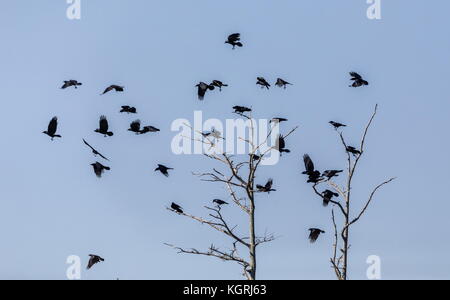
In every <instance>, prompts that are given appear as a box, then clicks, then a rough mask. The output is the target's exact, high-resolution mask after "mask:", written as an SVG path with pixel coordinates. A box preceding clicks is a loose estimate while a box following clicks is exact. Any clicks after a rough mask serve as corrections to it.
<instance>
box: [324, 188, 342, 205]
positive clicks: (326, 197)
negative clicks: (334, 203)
mask: <svg viewBox="0 0 450 300" xmlns="http://www.w3.org/2000/svg"><path fill="white" fill-rule="evenodd" d="M322 197H323V206H328V204H329V203H330V201H331V200H332V199H333V197H339V194H337V193H335V192H333V191H330V190H325V191H323V192H322Z"/></svg>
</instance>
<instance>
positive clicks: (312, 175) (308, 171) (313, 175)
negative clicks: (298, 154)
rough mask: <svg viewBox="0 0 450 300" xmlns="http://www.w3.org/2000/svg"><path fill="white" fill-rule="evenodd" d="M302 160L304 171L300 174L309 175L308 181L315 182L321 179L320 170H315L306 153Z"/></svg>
mask: <svg viewBox="0 0 450 300" xmlns="http://www.w3.org/2000/svg"><path fill="white" fill-rule="evenodd" d="M303 162H304V163H305V171H304V172H303V173H302V174H305V175H308V176H309V178H308V181H307V182H308V183H317V182H319V181H320V180H322V178H321V177H320V172H319V171H317V170H315V167H314V163H313V161H312V159H311V157H309V155H308V154H305V155H303Z"/></svg>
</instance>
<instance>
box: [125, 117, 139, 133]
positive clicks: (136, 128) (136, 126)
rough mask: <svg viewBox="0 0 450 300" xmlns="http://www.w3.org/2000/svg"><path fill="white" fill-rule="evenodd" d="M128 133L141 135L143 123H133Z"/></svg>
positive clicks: (137, 121)
mask: <svg viewBox="0 0 450 300" xmlns="http://www.w3.org/2000/svg"><path fill="white" fill-rule="evenodd" d="M128 131H131V132H134V133H136V134H139V133H140V132H141V121H139V120H136V121H133V122H131V124H130V128H129V129H128Z"/></svg>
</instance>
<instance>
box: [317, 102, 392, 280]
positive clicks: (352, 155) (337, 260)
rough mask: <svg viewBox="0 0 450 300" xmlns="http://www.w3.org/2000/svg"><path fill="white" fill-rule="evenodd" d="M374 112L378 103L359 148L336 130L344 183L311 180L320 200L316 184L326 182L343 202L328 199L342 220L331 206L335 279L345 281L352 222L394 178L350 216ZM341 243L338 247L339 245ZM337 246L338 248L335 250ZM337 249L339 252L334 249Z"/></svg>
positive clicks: (332, 259) (376, 109)
mask: <svg viewBox="0 0 450 300" xmlns="http://www.w3.org/2000/svg"><path fill="white" fill-rule="evenodd" d="M377 111H378V105H376V106H375V109H374V112H373V114H372V117H371V118H370V120H369V122H368V123H367V125H366V127H365V130H364V133H363V135H362V138H361V143H360V147H359V150H358V149H356V148H353V147H349V146H348V144H347V142H346V140H345V138H344V134H343V133H342V132H339V137H340V141H341V143H342V146H343V147H344V149H345V151H346V153H347V178H346V184H345V186H344V187H342V186H339V185H338V184H336V183H335V182H334V181H333V180H331V179H322V180H321V181H319V182H317V183H315V184H314V185H313V190H314V192H315V193H316V194H317V195H318V196H319V197H321V198H322V199H324V196H323V194H321V193H320V192H319V190H318V188H319V186H321V185H327V186H328V187H329V188H331V189H332V190H334V191H335V192H336V193H337V194H339V196H341V197H342V199H343V204H342V203H341V202H339V201H335V200H329V199H327V201H329V202H330V203H332V204H333V205H334V206H335V207H337V208H338V211H339V213H340V215H341V217H342V219H343V222H342V224H341V225H340V226H339V225H338V223H337V221H336V215H335V209H334V208H333V210H332V212H331V219H332V223H333V227H334V244H333V255H332V258H331V259H330V261H331V265H332V268H333V270H334V272H335V273H336V276H337V278H338V279H339V280H347V279H348V262H349V249H350V243H349V241H350V228H351V226H352V225H354V224H355V223H356V222H358V221H359V220H360V219H361V217H362V216H363V215H364V214H365V213H366V211H367V209H368V208H369V206H370V204H371V202H372V200H373V199H374V196H375V194H376V193H377V192H378V190H379V189H380V188H382V187H383V186H384V185H386V184H388V183H390V182H392V181H393V180H395V178H390V179H388V180H386V181H384V182H383V183H381V184H379V185H377V186H376V187H375V188H374V189H373V190H372V192H371V193H370V194H369V197H368V199H367V200H366V202H365V205H364V206H363V207H362V208H361V209H360V210H359V213H358V214H357V215H356V217H353V216H352V211H351V204H352V201H353V199H352V197H351V196H352V194H351V192H352V189H353V186H352V185H353V179H354V177H355V174H356V171H357V167H358V163H359V162H360V160H361V158H362V157H363V155H364V153H365V143H366V138H367V134H368V132H369V129H370V127H371V125H372V123H373V121H374V119H375V116H376V114H377ZM339 244H341V246H339ZM339 248H340V249H339ZM338 249H339V251H338Z"/></svg>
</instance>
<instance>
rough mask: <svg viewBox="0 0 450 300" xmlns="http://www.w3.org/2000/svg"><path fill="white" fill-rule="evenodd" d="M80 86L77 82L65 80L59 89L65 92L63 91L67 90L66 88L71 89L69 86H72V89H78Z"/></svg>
mask: <svg viewBox="0 0 450 300" xmlns="http://www.w3.org/2000/svg"><path fill="white" fill-rule="evenodd" d="M81 85H83V84H82V83H81V82H78V81H76V80H73V79H71V80H65V81H64V85H63V86H62V87H61V89H62V90H65V89H67V88H69V87H71V86H73V87H74V88H76V89H77V88H78V87H79V86H81Z"/></svg>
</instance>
